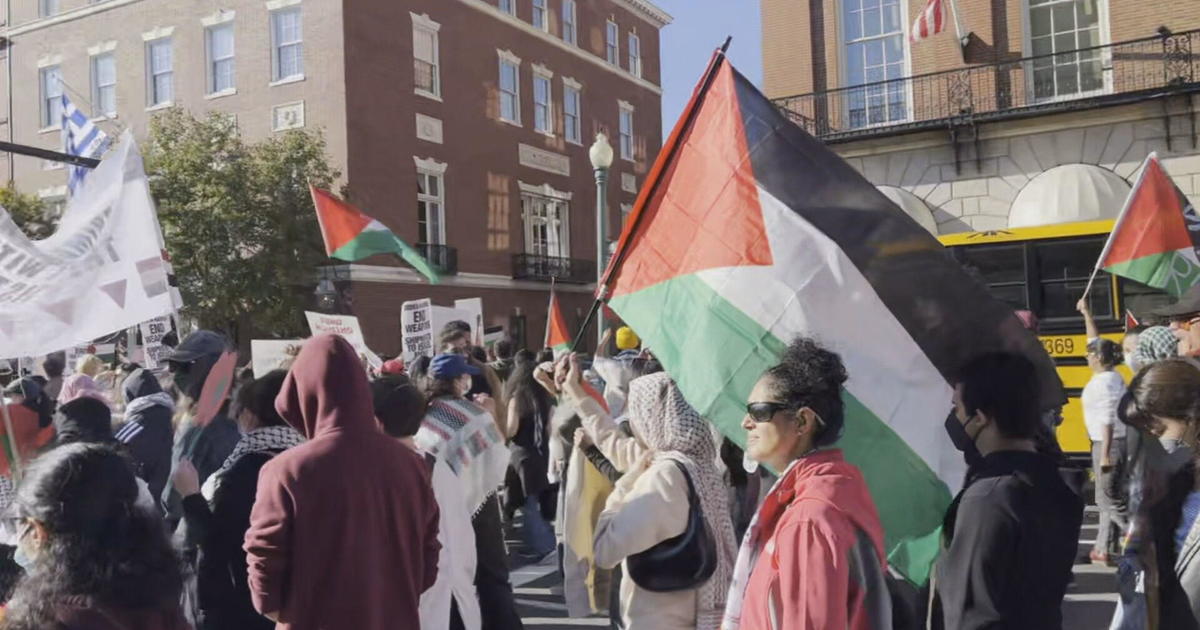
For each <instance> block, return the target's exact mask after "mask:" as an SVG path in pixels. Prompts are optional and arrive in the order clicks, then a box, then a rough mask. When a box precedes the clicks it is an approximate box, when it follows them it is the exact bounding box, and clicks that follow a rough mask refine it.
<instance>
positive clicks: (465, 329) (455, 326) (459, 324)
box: [442, 319, 471, 335]
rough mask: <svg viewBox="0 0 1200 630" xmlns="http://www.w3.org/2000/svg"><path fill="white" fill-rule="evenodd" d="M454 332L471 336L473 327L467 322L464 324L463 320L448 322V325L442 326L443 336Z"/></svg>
mask: <svg viewBox="0 0 1200 630" xmlns="http://www.w3.org/2000/svg"><path fill="white" fill-rule="evenodd" d="M452 330H453V331H457V332H460V333H463V334H466V335H469V334H471V325H470V324H468V323H467V322H464V321H463V320H461V319H455V320H452V321H448V322H446V325H445V326H442V334H443V335H444V334H446V333H448V332H450V331H452Z"/></svg>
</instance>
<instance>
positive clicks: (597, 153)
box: [588, 133, 613, 351]
mask: <svg viewBox="0 0 1200 630" xmlns="http://www.w3.org/2000/svg"><path fill="white" fill-rule="evenodd" d="M588 158H590V159H591V161H592V169H593V172H594V173H595V174H596V291H597V292H598V293H602V292H603V285H602V283H603V281H604V268H605V266H606V265H605V263H606V262H607V261H608V256H607V255H606V254H607V249H608V248H607V247H606V246H605V243H607V242H608V239H607V238H605V231H606V230H605V228H606V227H607V225H608V222H607V218H608V169H609V167H611V166H612V163H613V148H612V145H611V144H609V143H608V136H606V135H604V133H597V134H596V141H595V142H593V143H592V148H591V149H588ZM599 297H601V298H603V297H604V296H603V295H602V294H601V295H599ZM603 339H604V316H603V314H599V316H598V317H597V318H596V350H597V351H599V350H600V344H601V342H602V340H603Z"/></svg>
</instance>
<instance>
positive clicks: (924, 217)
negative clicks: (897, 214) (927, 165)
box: [876, 186, 938, 236]
mask: <svg viewBox="0 0 1200 630" xmlns="http://www.w3.org/2000/svg"><path fill="white" fill-rule="evenodd" d="M876 188H878V189H879V192H881V193H883V195H884V196H885V197H887V198H888V199H891V200H892V203H894V204H896V205H897V206H899V207H900V209H901V210H903V211H904V214H907V215H908V216H910V217H912V218H913V220H915V221H916V222H917V223H919V224H920V225H921V227H923V228H925V229H926V230H927V231H928V232H929V233H930V234H932V235H934V236H937V233H938V229H937V221H935V220H934V218H933V210H932V209H931V208H930V207H929V204H927V203H925V200H924V199H921V198H920V197H918V196H916V195H914V194H912V193H910V192H908V191H907V190H904V189H903V188H897V187H895V186H876Z"/></svg>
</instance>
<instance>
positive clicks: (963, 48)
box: [950, 0, 971, 62]
mask: <svg viewBox="0 0 1200 630" xmlns="http://www.w3.org/2000/svg"><path fill="white" fill-rule="evenodd" d="M950 15H951V16H953V17H954V35H955V36H956V37H958V52H959V53H960V54H961V55H962V60H963V61H964V62H965V61H966V60H967V44H968V43H969V42H970V41H971V33H970V32H968V33H967V34H966V35H964V34H963V25H962V19H961V18H959V16H958V2H957V1H956V0H950Z"/></svg>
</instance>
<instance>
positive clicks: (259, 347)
mask: <svg viewBox="0 0 1200 630" xmlns="http://www.w3.org/2000/svg"><path fill="white" fill-rule="evenodd" d="M303 345H304V340H303V339H251V340H250V365H251V366H252V367H253V369H254V378H262V377H263V376H265V375H266V374H267V372H270V371H271V370H278V369H283V368H284V366H285V365H289V364H290V363H291V361H292V360H293V359H295V358H296V355H297V354H299V353H300V348H301V346H303Z"/></svg>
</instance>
